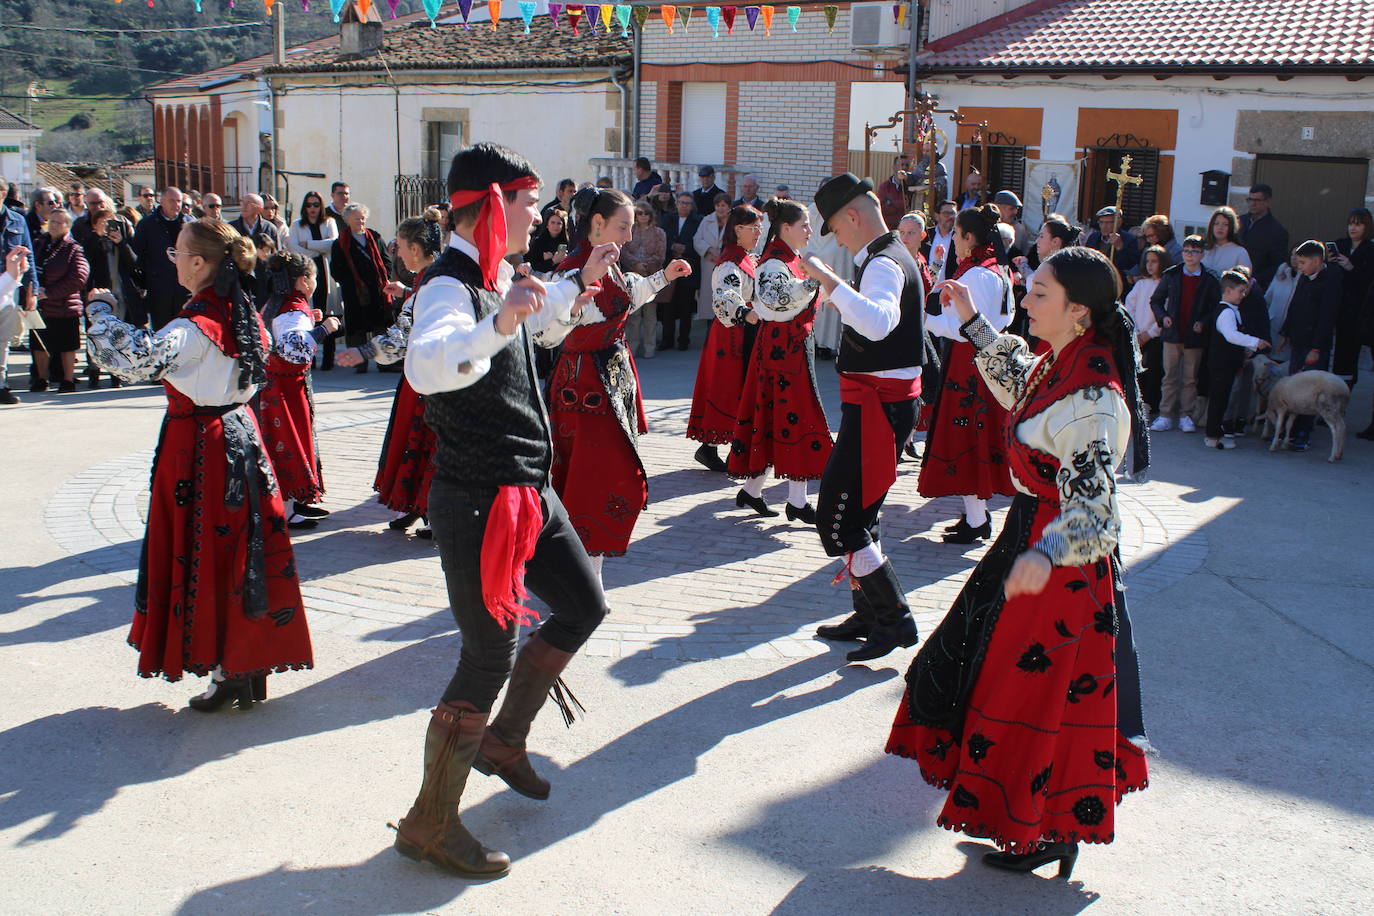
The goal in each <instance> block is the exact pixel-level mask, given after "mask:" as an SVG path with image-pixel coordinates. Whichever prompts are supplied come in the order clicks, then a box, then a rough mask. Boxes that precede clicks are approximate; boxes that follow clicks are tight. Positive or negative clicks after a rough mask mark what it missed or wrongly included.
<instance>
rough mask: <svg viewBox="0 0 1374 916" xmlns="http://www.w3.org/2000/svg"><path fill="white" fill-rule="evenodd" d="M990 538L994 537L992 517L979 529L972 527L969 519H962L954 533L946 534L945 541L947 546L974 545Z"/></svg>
mask: <svg viewBox="0 0 1374 916" xmlns="http://www.w3.org/2000/svg"><path fill="white" fill-rule="evenodd" d="M989 537H992V516H988V520H987V521H985V522H983V524H981V525H979V526H978V527H977V528H975V527H973V526H972V525H970V524H969V523H968V519H966V518H961V519H960V520H959V524H958V525H956V526H955V527H954V530H953V531H947V532H945V537H944V541H945V543H946V544H972V543H973V542H974V541H981V540H983V539H985V538H989Z"/></svg>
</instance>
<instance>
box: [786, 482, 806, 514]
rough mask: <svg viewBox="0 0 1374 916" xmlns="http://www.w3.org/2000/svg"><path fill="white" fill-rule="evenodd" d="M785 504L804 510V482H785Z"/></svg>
mask: <svg viewBox="0 0 1374 916" xmlns="http://www.w3.org/2000/svg"><path fill="white" fill-rule="evenodd" d="M787 502H788V503H789V504H790V505H792V506H794V507H795V508H798V509H801V508H804V507H805V506H806V481H805V480H789V481H787Z"/></svg>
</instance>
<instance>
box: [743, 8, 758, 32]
mask: <svg viewBox="0 0 1374 916" xmlns="http://www.w3.org/2000/svg"><path fill="white" fill-rule="evenodd" d="M744 18H745V21H747V22H748V23H749V31H751V32H752V31H754V26H756V25H758V21H759V8H758V7H757V6H746V7H745V8H744Z"/></svg>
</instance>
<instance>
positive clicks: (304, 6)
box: [196, 0, 310, 13]
mask: <svg viewBox="0 0 1374 916" xmlns="http://www.w3.org/2000/svg"><path fill="white" fill-rule="evenodd" d="M196 12H197V13H199V12H200V6H199V5H197V6H196ZM301 12H303V13H308V12H310V0H301Z"/></svg>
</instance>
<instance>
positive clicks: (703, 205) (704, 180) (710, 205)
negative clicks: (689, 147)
mask: <svg viewBox="0 0 1374 916" xmlns="http://www.w3.org/2000/svg"><path fill="white" fill-rule="evenodd" d="M697 181H698V182H699V183H700V184H701V187H699V188H697V189H696V190H695V191H693V192H692V200H693V201H695V202H696V205H697V216H700V217H701V218H702V219H705V218H706V215H707V214H708V213H714V212H716V195H717V194H724V193H725V189H724V188H721V187H717V186H716V168H715V166H713V165H703V166H702V167H701V168H699V169H697Z"/></svg>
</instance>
